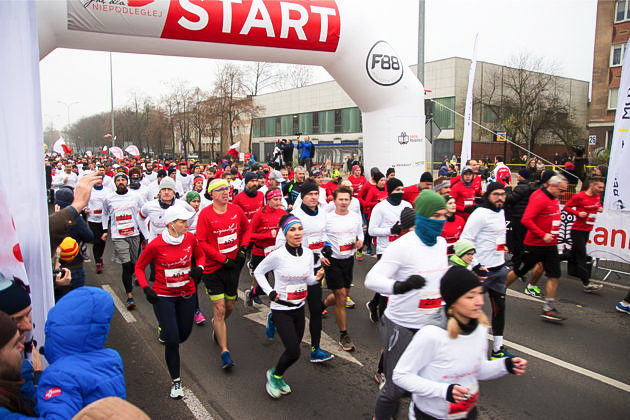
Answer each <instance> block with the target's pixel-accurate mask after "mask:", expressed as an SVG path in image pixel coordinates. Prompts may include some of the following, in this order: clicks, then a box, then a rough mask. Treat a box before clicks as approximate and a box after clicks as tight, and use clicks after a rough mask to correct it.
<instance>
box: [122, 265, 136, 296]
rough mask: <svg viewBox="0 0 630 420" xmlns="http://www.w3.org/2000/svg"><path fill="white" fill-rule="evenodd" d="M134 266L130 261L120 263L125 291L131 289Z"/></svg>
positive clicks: (129, 291) (127, 291) (130, 290)
mask: <svg viewBox="0 0 630 420" xmlns="http://www.w3.org/2000/svg"><path fill="white" fill-rule="evenodd" d="M135 266H136V265H135V264H134V263H132V262H131V261H129V262H126V263H124V264H123V265H122V282H123V286H125V292H126V293H131V292H132V290H133V284H131V276H132V275H133V271H134V269H135Z"/></svg>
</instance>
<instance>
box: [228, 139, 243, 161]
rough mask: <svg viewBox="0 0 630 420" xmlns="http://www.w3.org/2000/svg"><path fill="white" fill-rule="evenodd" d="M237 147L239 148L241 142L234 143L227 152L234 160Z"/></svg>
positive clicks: (236, 157) (236, 155) (236, 156)
mask: <svg viewBox="0 0 630 420" xmlns="http://www.w3.org/2000/svg"><path fill="white" fill-rule="evenodd" d="M239 147H241V142H240V141H237V142H236V143H234V144H233V145H231V146H230V148H229V150H228V151H227V152H228V154H229V155H231V156H233V157H234V159H238V149H239Z"/></svg>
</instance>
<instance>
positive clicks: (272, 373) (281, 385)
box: [267, 368, 291, 395]
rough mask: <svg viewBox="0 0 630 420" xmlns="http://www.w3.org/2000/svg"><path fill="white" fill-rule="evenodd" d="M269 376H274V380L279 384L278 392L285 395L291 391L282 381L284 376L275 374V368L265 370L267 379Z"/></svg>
mask: <svg viewBox="0 0 630 420" xmlns="http://www.w3.org/2000/svg"><path fill="white" fill-rule="evenodd" d="M270 378H274V379H275V380H276V384H277V385H278V386H279V388H280V393H281V394H282V395H287V394H290V393H291V387H290V386H289V384H287V383H286V382H285V381H284V378H283V377H282V376H281V377H279V378H278V376H276V368H272V369H269V370H267V381H269V380H270Z"/></svg>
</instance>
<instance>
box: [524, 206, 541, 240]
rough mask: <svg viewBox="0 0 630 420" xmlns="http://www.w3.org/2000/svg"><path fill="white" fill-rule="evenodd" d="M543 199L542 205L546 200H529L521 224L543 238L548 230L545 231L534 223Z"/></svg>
mask: <svg viewBox="0 0 630 420" xmlns="http://www.w3.org/2000/svg"><path fill="white" fill-rule="evenodd" d="M541 201H542V202H543V204H542V205H544V200H531V199H530V200H529V203H528V204H527V207H526V208H525V213H523V217H522V218H521V224H522V225H523V226H524V227H525V228H526V229H527V230H529V231H531V232H532V233H533V234H535V235H536V236H539V237H540V238H543V237H544V236H545V234H546V233H547V232H544V231H543V230H542V229H541V228H539V227H538V226H537V225H536V223H534V217H536V215H537V214H538V213H539V212H540V209H541V207H542V205H541Z"/></svg>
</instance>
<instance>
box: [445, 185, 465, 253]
mask: <svg viewBox="0 0 630 420" xmlns="http://www.w3.org/2000/svg"><path fill="white" fill-rule="evenodd" d="M444 199H445V200H446V223H444V229H442V233H441V234H440V236H442V237H443V238H444V239H446V243H447V244H453V243H455V242H457V240H458V239H459V237H460V236H461V234H462V231H463V230H464V225H465V224H466V221H465V220H464V218H463V217H461V216H458V215H457V214H455V211H456V206H455V199H454V198H453V197H452V196H450V195H447V196H446V197H444Z"/></svg>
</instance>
